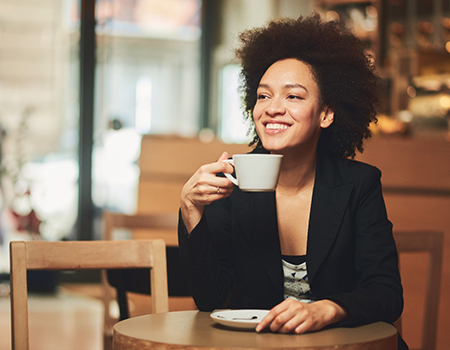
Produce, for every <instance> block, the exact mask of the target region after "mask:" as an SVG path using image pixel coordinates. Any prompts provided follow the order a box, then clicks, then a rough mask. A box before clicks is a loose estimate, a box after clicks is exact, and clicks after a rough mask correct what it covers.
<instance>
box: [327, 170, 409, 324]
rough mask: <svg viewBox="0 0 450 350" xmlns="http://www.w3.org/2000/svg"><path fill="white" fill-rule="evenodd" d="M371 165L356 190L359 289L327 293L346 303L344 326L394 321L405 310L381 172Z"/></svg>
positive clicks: (356, 262)
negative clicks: (332, 293) (333, 293)
mask: <svg viewBox="0 0 450 350" xmlns="http://www.w3.org/2000/svg"><path fill="white" fill-rule="evenodd" d="M371 169H372V171H370V175H369V176H366V177H365V179H366V180H365V181H364V183H363V184H362V185H361V186H360V190H357V191H356V193H355V198H354V200H355V203H356V204H355V205H354V208H353V210H352V211H353V212H354V216H353V218H352V220H353V221H354V250H353V251H354V254H353V255H354V266H355V272H356V278H357V285H356V289H354V290H352V291H349V292H344V293H339V294H336V295H329V296H327V297H326V298H327V299H331V300H333V301H335V302H337V303H338V304H340V305H342V306H344V307H345V309H346V310H347V311H348V313H349V318H348V319H347V320H346V321H344V322H342V323H340V324H339V325H340V326H356V325H361V324H367V323H372V322H376V321H385V322H389V323H392V322H394V321H395V320H397V319H398V317H399V316H400V314H401V312H402V310H403V289H402V285H401V281H400V274H399V270H398V255H397V249H396V245H395V241H394V238H393V235H392V224H391V222H390V221H389V220H388V218H387V213H386V208H385V203H384V199H383V195H382V188H381V181H380V178H381V172H380V171H379V170H378V169H376V168H374V167H371Z"/></svg>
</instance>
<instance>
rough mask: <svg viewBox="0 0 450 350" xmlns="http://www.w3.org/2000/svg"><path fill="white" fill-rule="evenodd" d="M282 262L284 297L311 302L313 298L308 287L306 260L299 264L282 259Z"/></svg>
mask: <svg viewBox="0 0 450 350" xmlns="http://www.w3.org/2000/svg"><path fill="white" fill-rule="evenodd" d="M282 262H283V271H284V298H285V299H288V298H291V299H295V300H298V301H301V302H304V303H312V302H313V301H314V300H313V297H312V294H311V289H310V287H309V282H308V272H307V269H306V262H303V263H301V264H299V265H294V264H292V263H289V262H287V261H286V260H284V259H283V260H282Z"/></svg>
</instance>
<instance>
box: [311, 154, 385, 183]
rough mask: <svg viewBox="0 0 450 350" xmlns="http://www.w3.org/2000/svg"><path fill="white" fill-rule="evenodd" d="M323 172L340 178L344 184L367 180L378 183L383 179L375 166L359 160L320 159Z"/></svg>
mask: <svg viewBox="0 0 450 350" xmlns="http://www.w3.org/2000/svg"><path fill="white" fill-rule="evenodd" d="M319 159H320V160H319V163H320V168H321V171H322V172H324V173H328V172H329V173H331V174H330V176H332V174H334V176H338V177H339V178H340V179H341V181H343V182H344V183H346V182H347V183H348V182H360V181H364V182H365V181H367V180H374V181H377V180H379V179H380V178H381V171H380V170H379V169H378V168H377V167H376V166H374V165H372V164H368V163H364V162H361V161H359V160H354V159H348V158H339V157H333V156H326V155H325V156H321V157H319Z"/></svg>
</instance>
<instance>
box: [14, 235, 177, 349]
mask: <svg viewBox="0 0 450 350" xmlns="http://www.w3.org/2000/svg"><path fill="white" fill-rule="evenodd" d="M10 259H11V275H10V278H11V336H12V349H13V350H28V349H29V337H28V293H27V270H90V269H117V268H150V279H151V282H152V283H151V294H152V312H154V313H158V312H167V311H168V292H167V273H166V250H165V243H164V241H163V240H161V239H158V240H157V239H155V240H139V241H73V242H42V241H33V242H18V241H17V242H14V241H13V242H11V245H10Z"/></svg>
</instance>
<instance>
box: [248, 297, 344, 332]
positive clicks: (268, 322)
mask: <svg viewBox="0 0 450 350" xmlns="http://www.w3.org/2000/svg"><path fill="white" fill-rule="evenodd" d="M346 317H347V312H346V311H345V310H344V309H343V308H342V307H341V306H339V305H338V304H336V303H334V302H332V301H331V300H320V301H316V302H314V303H311V304H305V303H302V302H300V301H296V300H293V299H286V300H284V301H283V302H281V303H280V304H278V305H277V306H275V307H274V308H272V310H270V312H269V313H268V314H267V316H266V317H264V318H263V319H262V320H261V322H260V323H259V324H258V325H257V327H256V331H257V332H260V331H262V330H263V329H264V328H266V327H269V329H270V330H271V331H272V332H278V333H297V334H301V333H305V332H310V331H317V330H320V329H322V328H323V327H325V326H327V325H329V324H331V323H335V322H339V321H341V320H343V319H345V318H346Z"/></svg>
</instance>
